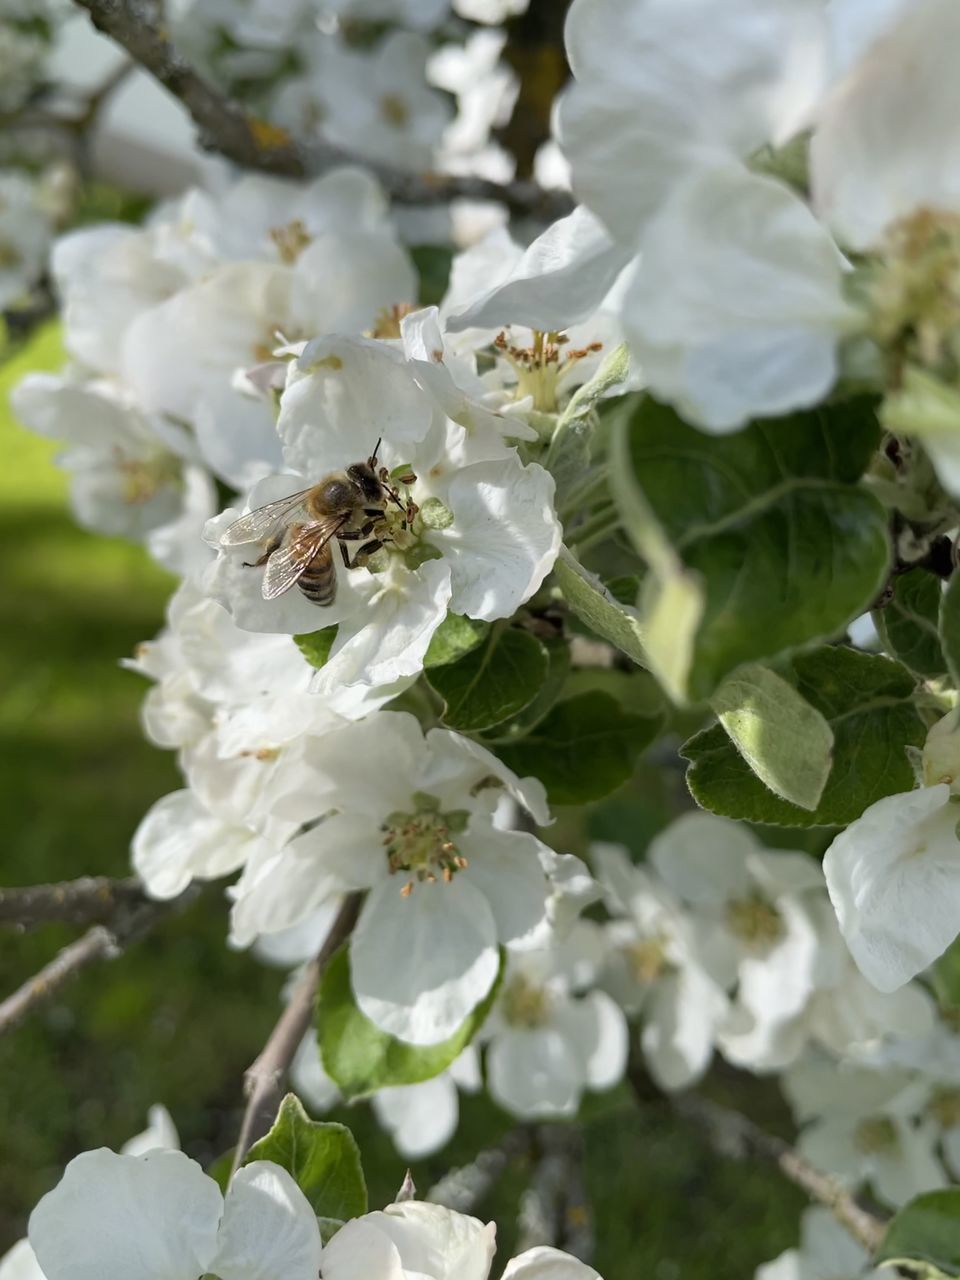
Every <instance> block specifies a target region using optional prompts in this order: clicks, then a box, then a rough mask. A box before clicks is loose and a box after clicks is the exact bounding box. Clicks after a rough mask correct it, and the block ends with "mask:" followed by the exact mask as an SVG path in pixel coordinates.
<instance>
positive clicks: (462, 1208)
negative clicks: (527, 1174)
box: [424, 1129, 530, 1213]
mask: <svg viewBox="0 0 960 1280" xmlns="http://www.w3.org/2000/svg"><path fill="white" fill-rule="evenodd" d="M529 1149H530V1133H529V1130H527V1129H512V1130H511V1131H510V1132H509V1133H508V1134H507V1135H506V1137H505V1138H504V1139H503V1141H502V1142H500V1143H499V1144H498V1145H497V1146H495V1147H487V1148H486V1149H485V1150H484V1151H481V1152H479V1154H478V1155H477V1156H476V1158H475V1159H473V1160H471V1162H470V1163H469V1164H465V1165H461V1166H460V1167H459V1168H458V1169H451V1170H450V1171H449V1172H448V1173H445V1174H444V1175H443V1177H442V1178H441V1179H440V1181H439V1182H436V1183H434V1185H433V1186H432V1187H431V1188H430V1190H429V1191H428V1192H427V1194H426V1195H425V1196H424V1199H425V1200H427V1201H429V1202H430V1203H431V1204H442V1205H443V1206H444V1208H446V1209H455V1210H456V1211H457V1213H473V1212H474V1210H475V1209H476V1207H477V1205H478V1204H479V1203H480V1201H481V1200H483V1199H485V1198H486V1196H487V1195H488V1194H489V1193H490V1191H491V1190H492V1189H493V1187H494V1186H495V1185H496V1183H497V1182H499V1180H500V1178H501V1177H502V1175H503V1173H504V1172H505V1170H506V1168H507V1166H508V1165H509V1164H510V1163H511V1162H512V1161H513V1160H515V1159H516V1158H517V1157H519V1156H523V1155H526V1154H527V1152H528V1151H529Z"/></svg>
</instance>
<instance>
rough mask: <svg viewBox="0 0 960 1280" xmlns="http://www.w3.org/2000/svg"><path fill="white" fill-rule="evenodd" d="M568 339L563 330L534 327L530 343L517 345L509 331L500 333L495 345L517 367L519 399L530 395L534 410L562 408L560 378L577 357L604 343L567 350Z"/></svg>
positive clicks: (580, 358) (574, 362) (517, 393)
mask: <svg viewBox="0 0 960 1280" xmlns="http://www.w3.org/2000/svg"><path fill="white" fill-rule="evenodd" d="M569 341H570V340H569V338H568V337H567V336H566V334H564V333H543V332H541V330H539V329H534V330H533V343H532V345H531V346H529V347H515V346H512V345H511V344H510V342H509V340H508V338H507V335H506V333H498V334H497V336H496V338H495V339H494V343H493V345H494V346H495V347H496V349H497V351H498V352H499V353H500V355H502V356H503V357H504V359H506V360H507V361H508V362H509V363H510V364H511V365H512V366H513V368H514V369H515V370H516V374H517V390H516V396H515V398H516V399H517V400H523V399H524V398H525V397H526V396H530V397H532V399H533V407H534V409H536V410H537V411H538V412H539V413H557V412H558V411H559V408H560V406H559V398H558V388H559V384H560V381H561V380H562V379H563V378H564V377H565V375H566V374H567V373H569V372H570V370H571V369H572V368H573V366H574V365H575V364H576V363H577V361H578V360H582V359H583V358H584V356H588V355H590V354H592V353H593V352H595V351H599V350H600V349H601V346H602V344H601V343H599V342H591V343H590V344H589V346H586V347H579V348H576V349H570V350H565V347H566V345H567V343H568V342H569Z"/></svg>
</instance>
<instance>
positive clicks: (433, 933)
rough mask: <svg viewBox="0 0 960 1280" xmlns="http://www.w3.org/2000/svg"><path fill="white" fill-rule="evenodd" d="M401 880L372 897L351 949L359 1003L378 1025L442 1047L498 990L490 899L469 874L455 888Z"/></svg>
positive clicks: (403, 1037)
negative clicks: (409, 888) (409, 885)
mask: <svg viewBox="0 0 960 1280" xmlns="http://www.w3.org/2000/svg"><path fill="white" fill-rule="evenodd" d="M402 887H403V878H402V875H396V876H391V877H390V878H389V879H387V880H386V881H383V882H382V883H381V884H379V885H377V886H376V887H375V888H374V889H373V890H372V891H371V893H370V895H369V897H368V898H367V900H366V902H365V903H364V905H363V910H362V911H361V912H360V919H359V921H358V922H357V927H356V929H355V930H354V934H353V939H352V942H351V946H350V970H351V975H352V980H353V990H354V994H355V996H356V1000H357V1004H358V1005H359V1007H360V1009H361V1010H362V1011H363V1012H364V1013H365V1014H366V1015H367V1017H368V1018H369V1019H370V1020H371V1022H374V1023H376V1025H377V1026H378V1027H381V1028H382V1029H383V1030H384V1031H387V1032H389V1033H390V1034H391V1035H394V1036H396V1037H397V1038H398V1039H400V1040H406V1041H409V1042H410V1043H411V1044H423V1045H427V1044H439V1043H440V1042H441V1041H443V1040H447V1039H449V1037H450V1036H452V1035H453V1033H454V1032H455V1031H456V1029H457V1028H458V1027H459V1026H460V1025H461V1023H462V1022H463V1020H464V1019H465V1018H466V1017H467V1015H468V1014H469V1013H471V1012H472V1011H473V1010H474V1009H475V1008H476V1006H477V1005H478V1004H479V1003H480V1001H481V1000H483V998H484V996H486V994H487V993H488V992H489V990H490V988H491V987H492V986H493V983H494V980H495V978H496V976H497V971H498V969H499V967H500V957H499V954H498V951H497V926H496V921H495V920H494V916H493V912H492V911H491V909H490V905H489V903H488V902H487V900H486V898H485V897H484V895H483V894H482V893H481V892H480V891H479V890H478V889H475V888H474V887H473V886H472V885H471V884H470V883H469V881H468V879H467V876H466V875H464V874H463V873H460V874H458V875H456V876H455V877H454V879H453V881H452V883H450V884H445V883H443V881H438V882H437V883H436V884H417V885H416V886H415V888H414V889H413V892H412V893H411V894H410V895H409V896H408V897H406V898H404V897H402V896H401V894H400V890H401V888H402Z"/></svg>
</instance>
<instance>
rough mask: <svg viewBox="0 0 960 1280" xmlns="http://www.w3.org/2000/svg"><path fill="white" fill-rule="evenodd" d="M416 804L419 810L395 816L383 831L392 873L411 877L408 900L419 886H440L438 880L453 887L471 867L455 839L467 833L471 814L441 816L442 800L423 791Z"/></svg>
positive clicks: (406, 887)
mask: <svg viewBox="0 0 960 1280" xmlns="http://www.w3.org/2000/svg"><path fill="white" fill-rule="evenodd" d="M413 802H414V805H415V806H416V807H415V808H414V809H413V810H412V811H411V812H410V813H401V812H397V813H391V814H390V816H389V817H388V818H387V820H386V822H384V823H383V824H382V826H381V828H380V829H381V831H383V833H384V835H383V844H384V848H385V849H386V852H387V865H388V867H389V869H390V874H391V875H396V874H397V873H398V872H403V873H404V874H405V875H407V876H408V877H409V878H408V880H407V881H406V883H405V884H404V886H403V888H402V889H401V890H400V892H401V894H402V896H403V897H405V898H406V897H407V896H408V895H409V894H411V893H412V892H413V888H414V885H415V884H436V883H437V881H438V880H443V881H444V882H445V883H447V884H449V883H450V881H451V880H452V879H453V877H454V876H455V875H456V873H457V872H458V871H462V870H463V869H464V868H465V867H466V866H467V859H466V858H465V857H464V856H463V854H462V853H461V852H460V850H459V849H458V848H457V844H456V840H455V838H454V837H455V836H458V835H459V834H460V833H461V832H463V831H465V830H466V827H467V823H468V822H469V821H470V814H469V813H468V811H467V810H466V809H453V810H451V811H449V812H447V813H441V812H440V802H439V800H437V798H436V797H435V796H430V795H426V794H425V793H423V792H419V791H418V792H416V793H415V794H414V796H413Z"/></svg>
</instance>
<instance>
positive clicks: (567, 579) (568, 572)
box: [553, 547, 648, 667]
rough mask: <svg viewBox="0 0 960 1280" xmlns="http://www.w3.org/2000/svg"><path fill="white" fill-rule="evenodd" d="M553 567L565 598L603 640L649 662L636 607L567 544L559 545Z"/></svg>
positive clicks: (582, 620) (643, 665) (622, 651)
mask: <svg viewBox="0 0 960 1280" xmlns="http://www.w3.org/2000/svg"><path fill="white" fill-rule="evenodd" d="M553 571H554V574H555V575H556V579H557V583H558V585H559V587H560V590H561V591H562V592H563V598H564V600H565V601H566V602H567V604H568V605H569V606H570V608H571V609H572V610H573V612H574V613H575V614H576V615H577V617H578V618H579V619H580V620H581V622H585V623H586V625H587V626H588V627H589V628H590V630H591V631H593V632H594V634H595V635H598V636H600V638H601V639H602V640H608V641H609V642H610V644H612V645H616V647H617V648H618V649H619V650H620V651H621V653H625V654H626V655H627V657H628V658H632V659H633V661H634V662H636V663H637V664H638V665H639V666H641V667H645V666H647V665H648V661H647V656H646V654H645V652H644V647H643V628H642V625H641V623H640V618H639V615H638V614H637V611H636V609H631V608H630V606H629V605H625V604H621V603H620V602H619V600H617V599H616V598H615V597H614V596H613V595H612V594H611V592H609V591H608V590H607V588H606V587H605V586H604V585H603V583H602V582H601V581H600V579H599V578H597V577H595V576H594V575H593V574H592V573H589V572H588V571H587V570H586V569H584V567H583V565H582V564H580V562H579V561H578V560H577V559H576V558H575V557H574V556H573V555H571V553H570V552H569V551H568V550H567V548H566V547H561V548H560V555H559V556H558V557H557V561H556V564H555V565H554V566H553Z"/></svg>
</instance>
